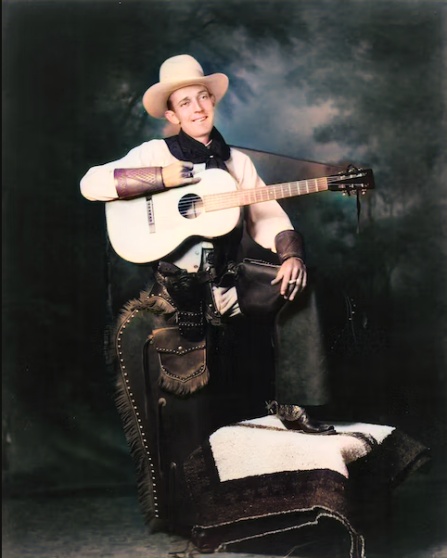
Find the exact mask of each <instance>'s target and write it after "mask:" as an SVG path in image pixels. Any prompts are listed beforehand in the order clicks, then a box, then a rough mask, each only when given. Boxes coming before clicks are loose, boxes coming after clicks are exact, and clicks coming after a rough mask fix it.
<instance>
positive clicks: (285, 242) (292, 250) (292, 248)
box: [275, 231, 304, 263]
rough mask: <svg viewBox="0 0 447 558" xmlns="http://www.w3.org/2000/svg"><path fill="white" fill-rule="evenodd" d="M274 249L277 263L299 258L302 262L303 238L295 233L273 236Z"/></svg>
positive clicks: (288, 232) (283, 232)
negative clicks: (277, 259)
mask: <svg viewBox="0 0 447 558" xmlns="http://www.w3.org/2000/svg"><path fill="white" fill-rule="evenodd" d="M275 248H276V252H277V254H278V257H279V261H280V262H281V263H283V262H284V261H285V260H287V259H288V258H299V259H300V260H302V261H303V262H304V243H303V237H302V236H301V235H300V233H299V232H297V231H282V232H280V233H278V234H277V235H276V236H275Z"/></svg>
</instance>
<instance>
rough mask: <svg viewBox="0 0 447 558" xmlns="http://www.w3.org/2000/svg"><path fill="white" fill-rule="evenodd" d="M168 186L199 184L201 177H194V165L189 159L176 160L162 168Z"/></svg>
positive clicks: (164, 180) (165, 183)
mask: <svg viewBox="0 0 447 558" xmlns="http://www.w3.org/2000/svg"><path fill="white" fill-rule="evenodd" d="M161 173H162V176H163V183H164V185H165V187H166V188H175V187H177V186H186V185H188V184H197V182H200V178H196V177H194V165H193V164H192V163H191V162H189V161H175V163H171V164H170V165H168V166H167V167H163V168H162V169H161Z"/></svg>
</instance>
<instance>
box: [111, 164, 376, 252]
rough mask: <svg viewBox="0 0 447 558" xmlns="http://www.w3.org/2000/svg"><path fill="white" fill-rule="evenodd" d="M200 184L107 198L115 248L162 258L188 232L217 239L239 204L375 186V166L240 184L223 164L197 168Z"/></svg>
mask: <svg viewBox="0 0 447 558" xmlns="http://www.w3.org/2000/svg"><path fill="white" fill-rule="evenodd" d="M196 176H200V178H201V180H200V182H198V183H197V184H192V185H188V186H181V187H179V188H169V189H168V190H165V191H163V192H159V193H157V194H154V195H152V196H147V197H140V198H135V199H131V200H114V201H110V202H107V203H106V222H107V232H108V235H109V239H110V243H111V245H112V247H113V249H114V250H115V252H116V253H117V254H118V255H119V256H121V257H122V258H123V259H125V260H127V261H130V262H133V263H149V262H153V261H156V260H160V259H163V258H164V257H166V256H167V255H168V254H170V253H171V252H173V251H174V250H175V249H176V248H177V247H178V246H180V245H181V244H182V242H184V241H185V240H187V239H188V238H190V237H194V236H200V237H203V238H206V239H213V238H216V237H219V236H222V235H224V234H227V233H229V232H230V231H231V230H233V228H234V227H235V226H236V224H237V222H238V220H239V215H240V207H242V206H245V205H251V204H255V203H262V202H265V201H269V200H280V199H285V198H292V197H295V196H302V195H305V194H312V193H316V192H324V191H327V190H332V191H336V192H345V193H348V194H350V193H352V192H357V193H364V192H366V190H368V189H371V188H374V176H373V172H372V170H371V169H356V168H355V167H348V169H347V170H346V171H345V172H342V173H339V174H334V175H331V176H326V177H321V178H310V179H307V180H299V181H296V182H285V183H282V184H273V185H270V186H263V187H261V188H252V189H248V190H238V189H237V185H236V181H235V180H234V179H233V178H232V176H231V175H230V174H229V173H228V172H226V171H223V170H221V169H208V170H204V171H202V172H200V173H198V174H197V175H196Z"/></svg>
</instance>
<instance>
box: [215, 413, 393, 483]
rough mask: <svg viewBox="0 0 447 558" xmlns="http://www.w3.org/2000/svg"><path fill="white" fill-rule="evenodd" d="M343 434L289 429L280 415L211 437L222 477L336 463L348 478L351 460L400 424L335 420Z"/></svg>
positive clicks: (332, 466) (232, 427)
mask: <svg viewBox="0 0 447 558" xmlns="http://www.w3.org/2000/svg"><path fill="white" fill-rule="evenodd" d="M333 424H334V426H335V429H336V431H337V435H331V436H327V435H323V436H322V435H314V434H313V435H312V434H302V433H300V432H296V431H293V430H287V428H286V427H285V426H284V425H283V424H282V422H281V421H280V420H279V419H278V418H277V417H276V416H274V415H268V416H265V417H261V418H256V419H252V420H247V421H243V422H240V423H237V424H234V425H230V426H225V427H223V428H220V429H219V430H217V431H216V432H215V433H214V434H212V436H211V437H210V446H211V451H212V453H213V457H214V460H215V463H216V467H217V471H218V474H219V478H220V481H221V482H224V481H229V480H235V479H242V478H245V477H249V476H256V475H263V474H271V473H279V472H283V471H303V470H315V469H331V470H333V471H336V472H338V473H340V474H342V475H343V476H345V477H346V478H348V468H347V465H348V464H349V463H351V462H353V461H355V460H357V459H359V458H361V457H364V456H365V455H367V454H368V453H369V452H370V451H372V449H373V448H374V447H375V446H376V445H377V444H381V443H382V442H383V441H384V440H385V438H387V437H388V436H389V435H390V434H391V433H392V432H393V430H394V427H391V426H384V425H378V424H367V423H360V422H358V423H333Z"/></svg>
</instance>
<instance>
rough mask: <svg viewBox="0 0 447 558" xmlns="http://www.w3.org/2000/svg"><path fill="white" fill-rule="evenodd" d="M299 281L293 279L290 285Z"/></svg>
mask: <svg viewBox="0 0 447 558" xmlns="http://www.w3.org/2000/svg"><path fill="white" fill-rule="evenodd" d="M296 282H297V279H292V281H289V285H293V283H296Z"/></svg>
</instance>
